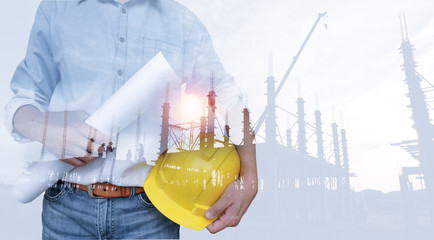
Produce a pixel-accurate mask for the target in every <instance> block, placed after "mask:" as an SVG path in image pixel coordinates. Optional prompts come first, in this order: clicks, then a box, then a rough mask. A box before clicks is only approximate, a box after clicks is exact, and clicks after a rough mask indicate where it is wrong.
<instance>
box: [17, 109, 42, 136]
mask: <svg viewBox="0 0 434 240" xmlns="http://www.w3.org/2000/svg"><path fill="white" fill-rule="evenodd" d="M42 115H43V114H42V113H41V112H40V111H39V110H38V109H37V108H35V107H33V106H30V105H26V106H23V107H21V108H19V109H18V110H17V112H16V113H15V116H14V119H13V125H14V127H15V129H16V130H17V131H18V132H19V133H21V134H22V135H23V136H25V137H27V138H30V139H32V140H36V141H41V136H42V128H41V127H40V126H41V125H40V124H41V118H42Z"/></svg>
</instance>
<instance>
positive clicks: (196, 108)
mask: <svg viewBox="0 0 434 240" xmlns="http://www.w3.org/2000/svg"><path fill="white" fill-rule="evenodd" d="M181 101H182V103H181V104H182V121H183V122H190V121H194V122H197V123H198V122H199V121H200V117H201V115H202V111H203V109H204V105H203V104H202V102H201V101H200V100H199V98H197V97H196V96H194V95H193V94H190V95H184V94H183V95H182V100H181Z"/></svg>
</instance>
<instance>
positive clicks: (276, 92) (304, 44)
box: [255, 12, 327, 133]
mask: <svg viewBox="0 0 434 240" xmlns="http://www.w3.org/2000/svg"><path fill="white" fill-rule="evenodd" d="M326 14H327V12H323V13H319V14H318V18H317V19H316V21H315V23H314V24H313V26H312V28H311V29H310V31H309V34H308V35H307V37H306V39H305V40H304V42H303V44H302V45H301V47H300V49H299V50H298V52H297V55H295V56H294V58H293V60H292V63H291V65H290V66H289V68H288V70H286V73H285V75H284V76H283V78H282V81H280V84H279V86H278V87H277V89H276V91H275V94H274V98H277V95H278V94H279V92H280V90H281V89H282V87H283V85H284V84H285V82H286V79H288V76H289V74H290V73H291V72H292V69H293V68H294V66H295V64H296V63H297V60H298V58H299V57H300V55H301V52H302V51H303V49H304V47H305V46H306V44H307V42H308V41H309V39H310V37H311V36H312V33H313V32H314V30H315V28H316V26H317V25H318V23H319V21H320V20H321V18H323V17H325V16H326ZM267 110H268V108H266V109H265V110H264V112H263V113H262V114H261V116H260V117H259V119H258V121H257V123H256V126H255V132H256V133H257V132H258V131H259V129H260V128H261V126H262V124H263V123H264V121H265V118H266V117H267V113H268V111H267Z"/></svg>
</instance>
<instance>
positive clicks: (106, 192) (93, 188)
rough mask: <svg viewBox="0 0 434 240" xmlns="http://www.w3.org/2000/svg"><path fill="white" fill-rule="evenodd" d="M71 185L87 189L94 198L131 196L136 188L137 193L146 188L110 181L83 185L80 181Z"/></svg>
mask: <svg viewBox="0 0 434 240" xmlns="http://www.w3.org/2000/svg"><path fill="white" fill-rule="evenodd" d="M70 184H71V187H74V188H78V189H81V190H83V191H86V192H87V193H88V194H89V196H91V197H93V198H117V197H129V196H131V192H132V190H133V189H135V194H139V193H143V192H145V190H143V188H141V187H119V186H116V185H113V184H110V183H94V184H89V185H82V184H78V183H70Z"/></svg>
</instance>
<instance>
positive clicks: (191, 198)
mask: <svg viewBox="0 0 434 240" xmlns="http://www.w3.org/2000/svg"><path fill="white" fill-rule="evenodd" d="M239 172H240V159H239V157H238V153H237V151H236V150H235V147H233V146H228V147H221V148H205V149H202V150H195V151H185V152H176V153H167V151H166V152H163V153H162V154H161V155H160V157H159V158H158V160H157V162H156V164H155V167H154V168H153V169H152V170H151V172H150V174H149V176H148V178H147V179H146V181H145V184H144V185H143V187H144V189H145V192H146V194H147V195H148V198H149V199H150V200H151V202H152V203H153V204H154V206H155V207H156V208H157V209H158V210H159V211H160V212H161V213H162V214H163V215H164V216H166V217H167V218H169V219H170V220H172V221H174V222H175V223H177V224H179V225H182V226H184V227H187V228H191V229H194V230H202V229H203V228H205V227H206V226H208V225H209V224H210V223H212V222H213V221H214V220H215V219H208V218H206V217H205V213H206V211H207V210H208V208H210V207H211V206H212V205H213V204H214V203H215V202H216V201H217V200H218V199H219V198H220V196H221V194H222V193H223V191H224V190H225V189H226V187H227V186H228V185H229V184H230V183H231V182H232V181H234V180H236V179H237V178H238V174H239Z"/></svg>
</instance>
